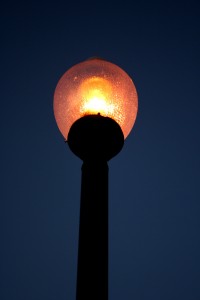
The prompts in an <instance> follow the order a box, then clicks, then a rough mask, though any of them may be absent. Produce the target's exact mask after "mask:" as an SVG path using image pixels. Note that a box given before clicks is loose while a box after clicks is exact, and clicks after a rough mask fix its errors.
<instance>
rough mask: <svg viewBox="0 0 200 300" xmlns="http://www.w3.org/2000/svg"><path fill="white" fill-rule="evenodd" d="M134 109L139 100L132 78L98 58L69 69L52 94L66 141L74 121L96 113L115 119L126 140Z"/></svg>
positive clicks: (56, 114) (57, 119) (136, 107)
mask: <svg viewBox="0 0 200 300" xmlns="http://www.w3.org/2000/svg"><path fill="white" fill-rule="evenodd" d="M137 109H138V97H137V92H136V88H135V86H134V84H133V81H132V80H131V78H130V77H129V76H128V75H127V73H125V72H124V71H123V70H122V69H121V68H119V67H118V66H116V65H115V64H113V63H110V62H108V61H105V60H102V59H97V58H94V59H90V60H86V61H84V62H82V63H79V64H77V65H75V66H73V67H72V68H70V69H69V70H68V71H67V72H66V73H65V74H64V75H63V76H62V77H61V79H60V80H59V82H58V84H57V87H56V90H55V94H54V114H55V118H56V122H57V125H58V127H59V129H60V131H61V133H62V135H63V136H64V138H65V139H66V140H67V137H68V132H69V130H70V127H71V126H72V124H73V123H74V122H75V121H76V120H77V119H79V118H81V117H83V116H85V115H90V114H98V113H100V114H101V115H102V116H106V117H110V118H112V119H114V120H115V121H116V122H117V123H118V124H119V125H120V127H121V129H122V131H123V134H124V137H125V138H126V137H127V135H128V134H129V132H130V131H131V129H132V127H133V125H134V122H135V119H136V115H137Z"/></svg>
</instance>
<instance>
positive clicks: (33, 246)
mask: <svg viewBox="0 0 200 300" xmlns="http://www.w3.org/2000/svg"><path fill="white" fill-rule="evenodd" d="M0 15H1V16H0V22H1V26H0V31H1V55H0V60H1V62H0V66H1V72H0V76H1V108H0V114H1V117H0V123H1V126H0V130H1V132H0V133H1V147H0V151H1V155H0V160H1V162H0V174H1V175H0V176H1V181H0V182H1V189H0V221H1V225H0V234H1V235H0V237H1V243H0V254H1V259H0V299H1V300H57V299H59V300H75V292H76V267H77V251H78V226H79V208H80V183H81V165H82V162H81V160H80V159H78V158H77V157H75V156H74V155H73V153H72V152H71V151H70V150H69V149H68V147H67V145H66V144H65V143H64V140H63V137H62V136H61V134H60V132H59V130H58V128H57V125H56V123H55V119H54V115H53V94H54V90H55V87H56V84H57V82H58V80H59V79H60V77H61V76H62V75H63V73H64V72H65V71H66V70H67V69H69V68H70V67H71V66H73V65H74V64H76V63H79V62H81V61H83V60H85V59H87V58H89V57H92V56H100V57H102V58H104V59H106V60H108V61H111V62H113V63H115V64H117V65H119V66H120V67H121V68H123V69H124V70H125V71H126V72H127V73H128V74H129V75H130V76H131V77H132V78H133V81H134V83H135V85H136V88H137V91H138V96H139V111H138V117H137V120H136V123H135V126H134V128H133V130H132V132H131V134H130V135H129V136H128V138H127V140H126V141H125V146H124V148H123V150H122V151H121V152H120V154H119V155H118V156H117V157H115V158H114V159H113V160H112V161H110V162H109V167H110V168H109V169H110V171H109V176H110V178H109V300H122V299H125V300H147V299H148V300H151V299H152V300H169V299H170V300H177V299H181V300H199V299H200V157H199V152H200V140H199V131H200V122H199V119H200V117H199V115H200V114H199V111H200V82H199V78H200V71H199V70H200V57H199V54H200V5H199V1H193V0H191V1H184V0H183V1H176V0H175V1H147V0H146V1H137V2H132V1H129V2H127V3H126V2H124V1H120V2H119V1H115V2H112V3H111V2H110V3H109V2H105V3H104V2H102V1H98V2H91V3H86V2H85V1H82V2H80V3H79V2H73V1H70V2H68V1H63V2H59V1H54V2H53V1H52V2H51V1H49V2H46V3H45V2H44V1H43V2H42V3H41V2H38V4H37V3H36V2H35V1H26V2H21V3H20V2H18V1H11V2H9V1H7V2H5V3H4V4H3V5H2V7H1V9H0ZM86 300H87V299H86ZM94 300H95V297H94Z"/></svg>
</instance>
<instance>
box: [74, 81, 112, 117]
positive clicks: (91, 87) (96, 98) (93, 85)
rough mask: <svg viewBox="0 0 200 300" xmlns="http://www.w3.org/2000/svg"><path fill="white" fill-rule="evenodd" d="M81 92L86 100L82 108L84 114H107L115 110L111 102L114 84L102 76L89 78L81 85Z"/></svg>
mask: <svg viewBox="0 0 200 300" xmlns="http://www.w3.org/2000/svg"><path fill="white" fill-rule="evenodd" d="M80 94H81V95H82V97H83V99H84V102H83V105H82V106H81V108H80V111H81V112H82V113H83V114H86V115H88V114H98V113H100V114H101V115H103V116H106V115H108V114H109V112H110V113H112V112H113V110H114V106H113V105H112V104H109V99H110V98H111V97H112V85H111V84H110V82H109V81H108V80H106V79H104V78H101V77H92V78H87V79H86V80H84V81H83V83H82V84H81V85H80Z"/></svg>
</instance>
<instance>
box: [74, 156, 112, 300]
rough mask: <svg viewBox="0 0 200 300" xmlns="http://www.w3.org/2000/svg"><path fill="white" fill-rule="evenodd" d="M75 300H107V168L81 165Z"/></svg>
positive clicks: (94, 162)
mask: <svg viewBox="0 0 200 300" xmlns="http://www.w3.org/2000/svg"><path fill="white" fill-rule="evenodd" d="M76 300H108V165H107V161H106V160H101V159H97V160H94V159H93V160H90V161H84V162H83V165H82V184H81V208H80V227H79V249H78V272H77V291H76Z"/></svg>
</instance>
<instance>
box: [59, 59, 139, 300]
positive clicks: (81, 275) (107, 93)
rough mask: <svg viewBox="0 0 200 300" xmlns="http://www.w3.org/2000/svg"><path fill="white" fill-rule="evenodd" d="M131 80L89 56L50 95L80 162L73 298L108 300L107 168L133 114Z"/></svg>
mask: <svg viewBox="0 0 200 300" xmlns="http://www.w3.org/2000/svg"><path fill="white" fill-rule="evenodd" d="M137 109H138V98H137V92H136V89H135V86H134V84H133V81H132V80H131V78H130V77H129V76H128V75H127V73H125V72H124V71H123V70H122V69H121V68H119V67H118V66H116V65H115V64H112V63H110V62H108V61H105V60H102V59H99V58H92V59H89V60H86V61H84V62H82V63H79V64H77V65H75V66H74V67H72V68H71V69H69V70H68V71H67V72H66V73H65V74H64V75H63V76H62V77H61V79H60V80H59V82H58V84H57V87H56V90H55V95H54V114H55V118H56V122H57V125H58V128H59V129H60V131H61V133H62V135H63V136H64V138H65V140H66V141H67V142H68V145H69V148H70V149H71V150H72V152H73V153H74V154H75V155H77V156H78V157H79V158H80V159H81V160H82V161H83V166H82V184H81V207H80V225H79V250H78V270H77V291H76V299H77V300H86V299H87V300H94V299H95V300H107V299H108V165H107V162H108V161H109V160H110V159H111V158H112V157H114V156H115V155H117V154H118V153H119V152H120V150H121V149H122V147H123V144H124V139H125V138H126V137H127V135H128V134H129V133H130V131H131V129H132V127H133V125H134V122H135V119H136V115H137Z"/></svg>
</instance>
